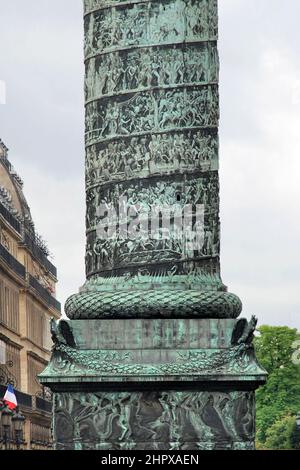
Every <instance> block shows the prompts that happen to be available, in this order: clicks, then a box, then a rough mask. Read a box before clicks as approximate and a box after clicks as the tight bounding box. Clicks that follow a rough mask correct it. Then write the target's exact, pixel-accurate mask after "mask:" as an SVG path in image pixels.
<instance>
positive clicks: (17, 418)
mask: <svg viewBox="0 0 300 470" xmlns="http://www.w3.org/2000/svg"><path fill="white" fill-rule="evenodd" d="M11 420H12V425H13V430H14V433H15V438H16V446H17V450H20V447H21V444H22V442H23V430H24V423H25V417H24V416H23V415H22V413H21V412H20V411H19V408H16V411H15V414H14V415H13V417H12V419H11Z"/></svg>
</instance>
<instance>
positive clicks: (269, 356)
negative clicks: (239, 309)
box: [255, 326, 300, 448]
mask: <svg viewBox="0 0 300 470" xmlns="http://www.w3.org/2000/svg"><path fill="white" fill-rule="evenodd" d="M258 331H259V336H258V337H256V338H255V349H256V354H257V358H258V360H259V362H260V364H261V365H262V366H263V367H265V369H266V370H267V371H268V373H269V377H268V381H267V383H266V385H265V386H263V387H261V388H260V389H259V390H258V391H257V394H256V400H257V440H258V443H259V444H261V445H262V446H267V447H268V446H271V445H272V447H270V448H280V447H274V446H276V445H277V446H279V445H282V446H285V445H288V446H289V448H291V447H292V443H291V434H292V431H291V427H290V426H291V422H292V420H293V422H294V423H295V416H296V415H297V413H298V412H299V410H300V366H299V365H296V364H294V363H293V361H292V355H293V352H294V349H293V343H294V342H295V341H296V340H297V339H299V334H298V332H297V330H295V329H291V328H288V327H271V326H261V327H260V328H259V329H258ZM270 433H271V434H270ZM276 434H278V437H276ZM279 434H280V436H279ZM287 436H289V437H287ZM276 439H277V440H276ZM287 442H288V444H287ZM282 448H286V447H282Z"/></svg>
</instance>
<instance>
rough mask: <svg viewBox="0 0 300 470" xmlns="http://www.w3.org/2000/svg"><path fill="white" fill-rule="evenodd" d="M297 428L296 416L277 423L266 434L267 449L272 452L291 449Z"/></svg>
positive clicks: (285, 417)
mask: <svg viewBox="0 0 300 470" xmlns="http://www.w3.org/2000/svg"><path fill="white" fill-rule="evenodd" d="M294 428H295V416H291V415H287V416H284V417H283V418H280V419H279V420H277V421H275V423H274V424H273V425H272V426H271V427H270V428H269V429H268V430H267V432H266V442H265V447H266V448H267V449H271V450H276V449H279V450H288V449H291V439H292V435H293V432H294Z"/></svg>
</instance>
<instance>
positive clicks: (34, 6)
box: [0, 0, 300, 329]
mask: <svg viewBox="0 0 300 470" xmlns="http://www.w3.org/2000/svg"><path fill="white" fill-rule="evenodd" d="M219 6H220V8H219V10H220V41H219V48H220V55H221V126H220V135H221V149H220V161H221V171H220V175H221V219H222V277H223V281H224V282H225V284H226V285H228V287H229V289H230V290H231V291H232V292H234V293H236V294H238V295H239V296H240V297H241V299H242V300H243V303H244V315H245V316H247V317H249V316H250V315H251V314H255V315H257V316H258V317H259V320H260V323H268V324H272V325H288V326H293V327H298V328H299V329H300V254H299V253H300V250H299V243H300V217H299V216H300V214H299V212H300V211H299V201H300V184H299V183H300V181H299V176H300V156H299V149H300V54H299V47H300V46H299V44H300V29H299V27H298V22H299V18H300V2H299V0H286V1H282V0H219ZM83 74H84V68H83V24H82V1H81V0H26V1H24V0H13V1H7V0H0V81H1V80H2V81H4V82H5V83H6V89H7V99H6V104H5V105H0V138H2V139H3V140H4V142H5V143H6V145H7V146H8V147H9V148H10V160H11V161H12V163H13V164H14V166H15V168H16V170H17V171H18V172H19V174H20V175H21V177H22V178H23V179H24V181H25V194H26V196H27V199H28V202H29V204H30V207H31V211H32V215H33V218H34V221H35V224H36V228H37V230H38V231H39V232H40V233H41V234H42V235H43V236H44V238H45V239H46V240H47V241H48V244H49V248H50V250H51V252H52V253H53V255H54V263H55V264H56V265H57V267H58V272H59V286H58V297H59V299H60V300H61V301H62V302H64V301H65V299H66V298H67V297H68V296H69V295H70V294H73V293H75V292H76V291H77V290H78V288H79V286H80V285H82V284H83V282H84V243H85V239H84V146H83V135H84V114H83V113H84V108H83Z"/></svg>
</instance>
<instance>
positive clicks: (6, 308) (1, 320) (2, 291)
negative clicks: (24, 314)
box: [0, 279, 20, 333]
mask: <svg viewBox="0 0 300 470" xmlns="http://www.w3.org/2000/svg"><path fill="white" fill-rule="evenodd" d="M0 324H2V325H4V326H7V327H8V328H9V329H11V330H13V331H14V332H16V333H19V332H20V320H19V289H18V288H16V287H14V286H13V285H12V284H11V283H9V282H7V281H6V280H4V279H0Z"/></svg>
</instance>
